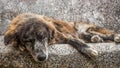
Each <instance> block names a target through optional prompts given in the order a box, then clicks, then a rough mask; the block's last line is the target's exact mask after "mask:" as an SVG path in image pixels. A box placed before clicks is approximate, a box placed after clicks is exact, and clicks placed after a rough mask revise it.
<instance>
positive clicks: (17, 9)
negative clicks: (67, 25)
mask: <svg viewBox="0 0 120 68" xmlns="http://www.w3.org/2000/svg"><path fill="white" fill-rule="evenodd" d="M27 12H31V13H37V14H41V15H46V16H49V17H53V18H57V19H61V20H65V21H77V22H79V21H90V22H92V23H95V24H96V25H99V26H102V27H106V28H109V29H112V30H115V31H116V32H118V33H120V29H119V28H120V23H119V22H120V0H0V35H1V34H3V33H4V31H5V29H6V28H7V26H8V25H9V22H10V21H11V19H12V18H14V17H15V16H16V15H18V14H20V13H27ZM0 37H1V38H0V41H1V42H0V68H5V67H6V68H13V67H14V68H120V45H118V44H115V43H97V44H89V45H90V46H93V47H94V48H95V49H96V50H97V51H98V52H99V56H98V58H96V59H95V60H94V61H93V60H89V59H87V58H85V57H84V56H82V55H81V54H79V53H78V52H77V51H76V50H75V49H73V48H72V47H70V46H69V45H54V46H52V47H49V53H50V55H49V59H48V60H47V61H45V62H41V63H36V62H34V60H33V59H32V57H31V56H29V54H27V53H21V54H20V55H18V52H17V51H16V50H14V49H13V48H11V47H6V46H4V45H3V39H2V36H0Z"/></svg>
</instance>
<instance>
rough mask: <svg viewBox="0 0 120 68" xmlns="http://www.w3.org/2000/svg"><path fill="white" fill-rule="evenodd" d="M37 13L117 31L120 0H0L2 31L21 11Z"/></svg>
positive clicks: (0, 27) (119, 26)
mask: <svg viewBox="0 0 120 68" xmlns="http://www.w3.org/2000/svg"><path fill="white" fill-rule="evenodd" d="M27 12H31V13H37V14H41V15H46V16H49V17H53V18H56V19H61V20H65V21H77V22H79V21H90V22H91V23H95V24H97V25H100V26H102V27H106V28H109V29H112V30H115V31H116V32H120V30H118V29H119V28H120V23H119V22H120V0H0V31H1V32H2V33H3V32H4V30H5V29H6V27H7V26H8V24H9V22H10V21H11V19H12V18H14V17H15V16H16V15H18V14H20V13H27Z"/></svg>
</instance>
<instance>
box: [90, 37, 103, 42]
mask: <svg viewBox="0 0 120 68" xmlns="http://www.w3.org/2000/svg"><path fill="white" fill-rule="evenodd" d="M91 42H93V43H98V42H103V39H102V38H101V37H100V36H99V35H94V36H92V37H91Z"/></svg>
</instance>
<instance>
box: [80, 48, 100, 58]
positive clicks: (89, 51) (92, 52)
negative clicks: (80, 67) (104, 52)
mask: <svg viewBox="0 0 120 68" xmlns="http://www.w3.org/2000/svg"><path fill="white" fill-rule="evenodd" d="M82 54H84V55H85V56H87V57H89V58H91V59H95V58H96V57H97V56H98V52H97V51H96V50H94V49H93V48H91V47H87V48H83V49H82Z"/></svg>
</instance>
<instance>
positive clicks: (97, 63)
mask: <svg viewBox="0 0 120 68" xmlns="http://www.w3.org/2000/svg"><path fill="white" fill-rule="evenodd" d="M2 38H3V37H2V36H1V37H0V42H1V43H0V68H5V67H6V68H120V54H119V53H120V45H117V44H115V43H97V44H89V45H90V46H92V47H93V48H95V49H96V50H97V51H98V52H99V56H98V57H97V58H96V59H94V60H90V59H87V58H85V57H84V56H83V55H81V54H79V53H78V52H77V51H76V50H75V49H74V48H72V47H70V45H67V44H66V45H65V44H61V45H58V44H56V45H53V46H51V47H49V59H48V60H47V61H45V62H39V63H38V62H35V61H34V60H33V58H32V57H31V56H30V55H29V54H28V53H26V52H23V53H20V54H18V52H17V51H16V50H13V48H11V47H6V46H4V45H3V39H2Z"/></svg>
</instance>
